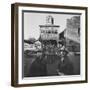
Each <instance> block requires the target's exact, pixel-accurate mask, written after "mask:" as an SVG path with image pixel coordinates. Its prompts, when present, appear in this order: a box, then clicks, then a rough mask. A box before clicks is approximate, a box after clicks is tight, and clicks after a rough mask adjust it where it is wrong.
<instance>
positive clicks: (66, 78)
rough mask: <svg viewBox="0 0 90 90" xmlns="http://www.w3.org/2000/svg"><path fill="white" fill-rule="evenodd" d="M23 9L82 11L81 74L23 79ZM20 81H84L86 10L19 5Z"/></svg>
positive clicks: (20, 82) (32, 82)
mask: <svg viewBox="0 0 90 90" xmlns="http://www.w3.org/2000/svg"><path fill="white" fill-rule="evenodd" d="M22 10H35V11H50V12H51V11H53V12H54V11H55V12H66V13H68V12H69V13H70V12H71V13H81V25H80V26H81V37H80V40H81V44H80V45H81V46H80V48H81V52H80V54H81V56H80V58H81V59H80V61H81V63H80V65H81V75H72V76H71V75H70V76H48V77H34V78H33V77H32V78H31V77H30V78H24V79H22ZM18 22H19V23H18V34H19V37H18V52H19V53H18V83H19V84H35V83H48V82H68V81H83V80H85V67H86V66H85V65H86V64H85V47H86V46H85V10H77V9H74V10H73V9H58V8H55V9H54V8H47V9H45V8H41V7H25V6H19V7H18Z"/></svg>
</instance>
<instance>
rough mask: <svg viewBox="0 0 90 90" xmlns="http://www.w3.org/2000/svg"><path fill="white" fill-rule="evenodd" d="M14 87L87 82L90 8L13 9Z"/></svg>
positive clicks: (32, 6)
mask: <svg viewBox="0 0 90 90" xmlns="http://www.w3.org/2000/svg"><path fill="white" fill-rule="evenodd" d="M11 67H12V69H11V70H12V84H13V85H14V86H29V85H33V86H35V85H54V84H68V83H85V82H87V7H75V6H58V5H43V4H21V3H16V4H14V6H13V5H12V66H11Z"/></svg>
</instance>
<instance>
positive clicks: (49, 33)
mask: <svg viewBox="0 0 90 90" xmlns="http://www.w3.org/2000/svg"><path fill="white" fill-rule="evenodd" d="M39 27H40V38H41V40H42V41H49V40H55V41H57V40H58V39H59V34H58V30H59V27H60V26H59V25H55V24H54V18H53V17H52V16H50V15H49V16H47V17H46V24H44V25H39Z"/></svg>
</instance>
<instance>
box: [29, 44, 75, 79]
mask: <svg viewBox="0 0 90 90" xmlns="http://www.w3.org/2000/svg"><path fill="white" fill-rule="evenodd" d="M68 53H69V52H68V50H67V49H66V47H65V45H64V44H62V43H60V44H59V45H57V46H55V45H46V46H43V50H42V56H41V57H37V58H36V60H35V61H34V62H33V63H32V65H31V68H30V72H29V75H30V76H31V77H34V76H36V77H38V76H48V73H47V68H46V67H47V64H48V63H49V64H52V63H55V62H57V61H59V63H58V66H57V69H56V72H57V73H56V75H60V76H61V75H73V74H74V73H73V65H72V63H71V62H70V60H69V58H68Z"/></svg>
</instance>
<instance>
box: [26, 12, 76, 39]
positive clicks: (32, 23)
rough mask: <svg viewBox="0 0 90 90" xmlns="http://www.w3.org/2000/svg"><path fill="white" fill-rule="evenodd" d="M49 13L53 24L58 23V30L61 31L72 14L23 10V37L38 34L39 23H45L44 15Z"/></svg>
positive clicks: (34, 36) (35, 36)
mask: <svg viewBox="0 0 90 90" xmlns="http://www.w3.org/2000/svg"><path fill="white" fill-rule="evenodd" d="M48 15H51V16H52V17H53V18H54V24H55V25H59V26H60V27H59V29H58V32H59V33H60V32H62V31H63V30H64V29H65V28H66V20H67V19H70V18H71V17H73V16H77V15H74V14H73V15H71V14H51V13H35V12H34V13H32V12H24V39H29V38H35V39H38V38H39V36H40V27H39V25H45V24H46V17H47V16H48Z"/></svg>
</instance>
